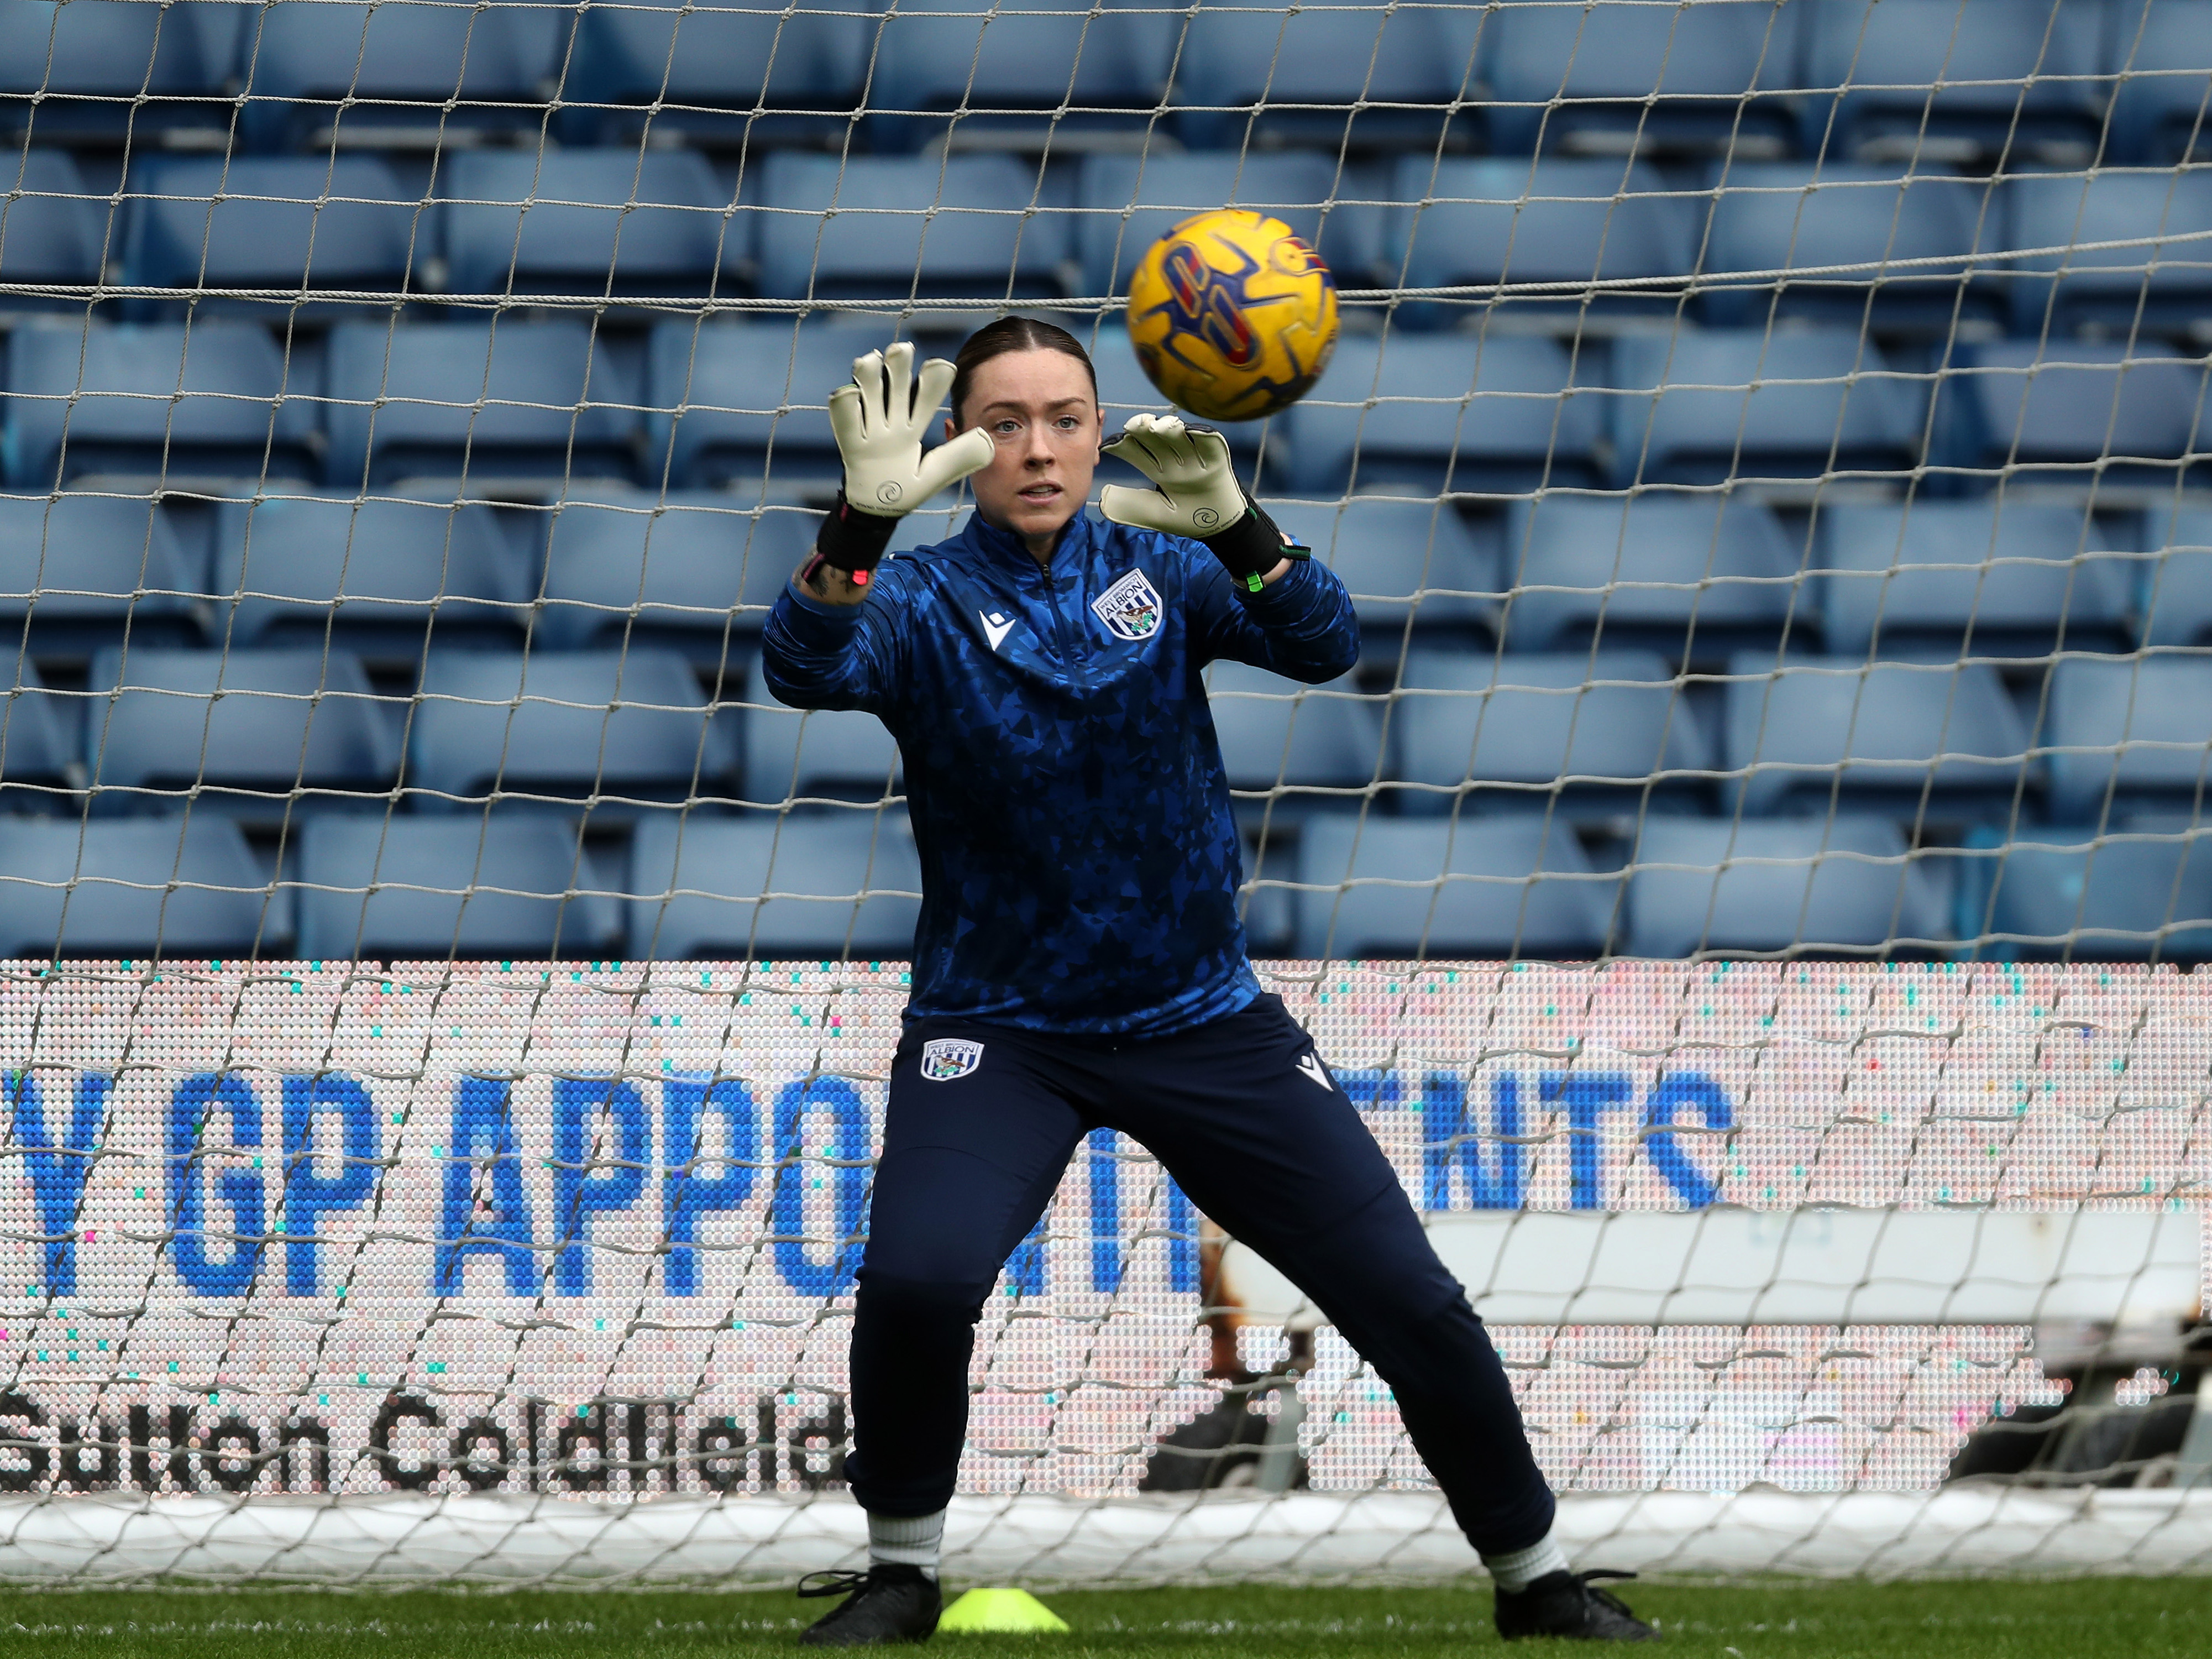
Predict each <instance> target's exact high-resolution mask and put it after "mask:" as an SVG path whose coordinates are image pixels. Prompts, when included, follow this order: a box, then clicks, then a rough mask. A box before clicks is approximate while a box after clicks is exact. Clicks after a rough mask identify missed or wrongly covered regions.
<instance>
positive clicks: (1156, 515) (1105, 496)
mask: <svg viewBox="0 0 2212 1659" xmlns="http://www.w3.org/2000/svg"><path fill="white" fill-rule="evenodd" d="M1098 510H1099V511H1100V512H1101V513H1104V514H1105V515H1106V516H1107V517H1108V518H1109V519H1111V520H1114V522H1115V524H1126V525H1132V526H1135V527H1136V528H1137V529H1139V530H1157V531H1158V532H1161V533H1162V534H1164V535H1170V536H1172V535H1176V534H1179V533H1181V532H1180V530H1179V527H1178V520H1179V515H1178V514H1177V513H1176V511H1175V509H1174V508H1173V507H1170V505H1169V504H1168V502H1167V501H1166V500H1165V498H1164V497H1163V496H1162V495H1160V494H1159V493H1158V491H1157V490H1152V489H1124V488H1123V487H1122V486H1121V485H1120V484H1108V485H1107V486H1106V488H1105V489H1102V490H1100V491H1099V492H1098Z"/></svg>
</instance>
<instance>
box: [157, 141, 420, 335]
mask: <svg viewBox="0 0 2212 1659" xmlns="http://www.w3.org/2000/svg"><path fill="white" fill-rule="evenodd" d="M126 191H127V197H126V203H125V230H124V234H123V270H122V280H123V281H124V282H125V283H133V284H137V285H140V286H144V287H149V288H175V289H201V288H215V289H223V288H250V289H298V288H308V289H379V290H386V291H396V290H398V289H409V288H413V287H416V286H419V282H420V279H419V277H418V276H417V275H416V272H417V271H418V270H419V269H420V268H421V266H422V263H423V257H422V254H423V252H427V249H428V240H429V239H428V227H427V225H426V224H425V223H424V220H425V218H426V215H425V214H424V212H423V210H422V206H421V204H419V203H410V201H408V200H407V198H406V196H405V193H404V191H402V190H401V188H400V185H399V180H398V178H397V177H396V176H395V175H394V174H393V173H392V169H391V168H390V167H387V166H386V165H385V163H383V162H382V161H377V160H374V159H373V158H371V157H368V156H361V155H340V156H320V157H298V158H287V157H276V156H240V157H237V158H235V159H230V158H221V157H200V156H179V155H164V156H155V157H152V158H150V159H149V160H146V161H140V162H138V163H137V164H136V165H135V166H133V167H132V168H131V173H130V178H129V182H128V184H127V185H126ZM217 198H220V199H217ZM418 250H420V251H421V252H418ZM222 303H224V304H225V305H226V306H228V307H234V308H235V307H250V308H251V309H252V311H253V312H254V313H255V314H257V315H259V316H263V317H267V316H269V315H270V307H269V306H267V305H266V304H262V305H258V306H253V305H252V302H250V301H223V302H222ZM200 304H201V306H202V307H204V302H200ZM193 314H194V315H200V314H204V311H203V309H202V308H197V307H196V309H195V311H194V313H193ZM287 314H289V313H287Z"/></svg>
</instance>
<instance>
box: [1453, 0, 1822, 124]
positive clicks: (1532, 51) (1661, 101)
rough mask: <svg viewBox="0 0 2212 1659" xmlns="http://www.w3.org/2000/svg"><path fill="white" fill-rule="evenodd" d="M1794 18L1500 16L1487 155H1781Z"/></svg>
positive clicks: (1489, 70) (1520, 8)
mask: <svg viewBox="0 0 2212 1659" xmlns="http://www.w3.org/2000/svg"><path fill="white" fill-rule="evenodd" d="M1801 14H1802V7H1798V6H1787V5H1778V4H1775V3H1773V0H1735V3H1723V4H1705V5H1696V6H1683V7H1677V8H1668V7H1655V6H1647V5H1642V4H1629V5H1623V4H1619V3H1613V0H1598V3H1595V4H1593V5H1588V6H1561V5H1513V6H1502V7H1500V8H1499V9H1498V11H1497V12H1496V13H1495V14H1493V15H1492V19H1491V21H1490V26H1489V28H1488V29H1487V30H1486V33H1485V38H1484V40H1483V49H1482V62H1483V65H1484V75H1483V78H1484V80H1485V81H1486V82H1487V83H1488V86H1489V88H1490V92H1491V96H1492V102H1491V103H1490V105H1489V106H1488V109H1487V111H1486V113H1487V115H1488V117H1489V120H1490V135H1491V143H1492V148H1493V149H1499V150H1508V151H1511V152H1514V153H1516V154H1520V155H1526V154H1529V153H1531V152H1533V151H1534V150H1535V149H1537V148H1538V147H1539V145H1540V143H1541V147H1542V148H1543V149H1545V150H1547V151H1553V152H1557V153H1559V154H1562V155H1630V154H1633V155H1656V154H1661V153H1669V154H1680V153H1681V152H1683V151H1686V150H1689V151H1699V152H1705V153H1711V152H1712V151H1715V150H1723V149H1725V150H1731V151H1733V152H1734V153H1735V155H1737V156H1739V157H1741V158H1743V159H1749V158H1750V157H1752V156H1754V155H1761V154H1765V155H1779V154H1782V153H1784V151H1785V150H1786V149H1788V148H1789V147H1790V145H1791V144H1792V143H1794V142H1795V139H1796V131H1795V127H1796V118H1795V112H1794V111H1793V110H1792V108H1791V107H1790V105H1789V104H1787V103H1785V102H1784V100H1782V99H1781V98H1778V97H1776V96H1774V95H1773V94H1777V93H1778V92H1781V91H1784V90H1785V89H1787V88H1792V87H1794V86H1796V72H1797V25H1798V20H1799V17H1800V15H1801Z"/></svg>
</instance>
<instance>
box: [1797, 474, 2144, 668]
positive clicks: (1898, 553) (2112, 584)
mask: <svg viewBox="0 0 2212 1659" xmlns="http://www.w3.org/2000/svg"><path fill="white" fill-rule="evenodd" d="M1814 539H1815V543H1816V544H1817V547H1818V550H1819V560H1820V564H1821V566H1822V567H1823V568H1824V572H1825V574H1823V575H1822V576H1821V578H1820V582H1819V593H1820V628H1821V633H1822V635H1823V637H1824V638H1825V639H1826V641H1827V646H1828V649H1829V650H1831V651H1833V652H1838V653H1842V652H1853V651H1857V652H1863V651H1865V650H1867V649H1868V648H1869V647H1870V646H1872V645H1873V644H1874V643H1875V641H1876V639H1877V637H1879V640H1880V642H1881V650H1882V652H1883V653H1884V654H1891V655H1893V654H1895V653H1897V652H1898V651H1899V649H1900V648H1902V649H1904V650H1905V651H1907V652H1908V653H1911V654H1913V655H1916V656H1917V655H1924V654H1926V653H1927V652H1928V650H1929V649H1930V648H1940V649H1943V650H1947V651H1950V652H1953V653H1955V652H1957V651H1959V650H1960V649H1965V650H1968V651H1970V652H1971V653H1972V654H1973V655H1975V656H1978V657H1987V656H2011V655H2028V656H2040V655H2042V654H2043V653H2045V652H2049V651H2052V650H2056V649H2060V648H2064V649H2069V650H2075V651H2085V650H2108V649H2115V648H2124V647H2125V645H2126V644H2127V642H2128V641H2127V633H2128V630H2129V629H2130V617H2131V613H2132V611H2133V610H2134V608H2135V587H2136V574H2137V573H2136V565H2135V561H2134V560H2133V559H2131V558H2130V557H2127V556H2123V555H2119V554H2116V553H2115V552H2114V551H2113V550H2112V545H2111V538H2108V537H2106V535H2105V534H2104V533H2103V532H2101V531H2100V528H2099V527H2098V525H2097V522H2096V520H2094V519H2093V518H2092V517H2090V516H2089V515H2088V514H2087V513H2084V512H2083V511H2082V509H2081V507H2067V506H2063V505H2061V504H2059V503H2057V502H2051V501H2040V502H2038V501H2013V500H2006V499H1996V500H1988V501H1929V500H1925V499H1922V500H1917V501H1910V502H1905V501H1894V502H1892V501H1878V502H1877V501H1850V502H1838V503H1837V504H1835V505H1833V506H1824V507H1822V508H1821V509H1820V514H1819V517H1818V520H1817V521H1816V523H1815V526H1814Z"/></svg>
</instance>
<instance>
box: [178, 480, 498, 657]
mask: <svg viewBox="0 0 2212 1659" xmlns="http://www.w3.org/2000/svg"><path fill="white" fill-rule="evenodd" d="M213 586H214V588H215V591H216V593H217V594H218V595H219V596H220V599H221V605H222V621H221V622H219V623H217V624H216V630H217V631H218V632H220V633H221V634H222V636H223V637H224V638H226V639H228V640H229V641H233V642H234V643H236V644H240V645H252V644H257V643H262V642H266V641H277V640H282V641H287V642H289V643H294V644H299V645H307V644H313V643H319V642H320V641H322V640H323V639H325V637H328V638H331V639H333V640H335V641H337V642H338V643H339V644H340V645H342V646H344V647H350V648H353V649H356V650H360V651H362V652H364V653H369V654H373V655H388V654H390V653H392V650H394V649H395V648H397V649H398V650H400V651H403V652H405V653H408V654H410V655H411V656H414V657H416V658H419V657H420V656H421V655H422V649H423V647H424V645H425V643H426V642H427V641H429V640H430V639H432V638H433V637H435V639H436V640H438V641H441V643H447V644H450V643H453V642H454V641H456V640H461V641H478V642H490V643H497V644H509V643H513V644H520V642H521V633H522V629H524V627H525V626H526V623H528V621H529V605H530V601H531V599H532V598H533V597H534V593H535V589H536V586H537V584H536V582H535V581H534V580H533V579H532V573H531V571H530V569H529V568H528V566H527V564H526V562H525V561H524V560H523V559H522V558H521V557H520V556H518V555H517V554H516V552H515V550H513V547H512V546H510V545H509V544H508V542H507V537H506V536H505V534H504V533H503V532H501V529H500V527H499V525H498V523H497V522H496V521H495V519H494V517H493V509H492V508H490V507H486V506H484V505H483V504H482V503H481V502H476V503H471V504H468V505H465V506H461V507H455V506H453V504H452V503H450V502H439V501H407V500H404V499H394V498H392V497H390V496H383V497H378V498H375V499H372V500H368V501H355V500H354V499H353V498H352V497H350V496H345V495H307V494H301V495H270V496H265V497H263V498H262V499H260V500H258V501H224V502H223V503H222V504H221V505H220V506H219V507H217V508H216V528H215V574H214V582H213Z"/></svg>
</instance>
